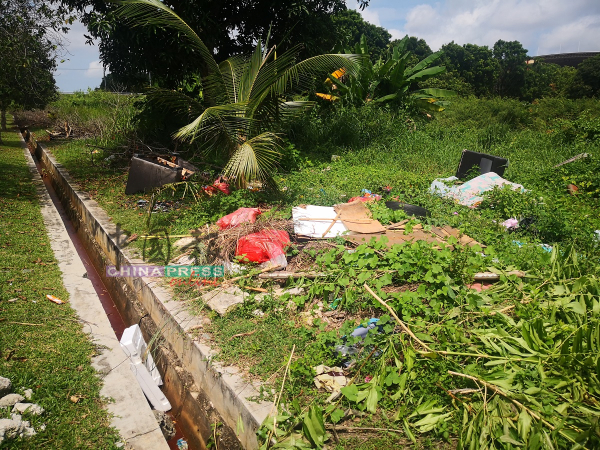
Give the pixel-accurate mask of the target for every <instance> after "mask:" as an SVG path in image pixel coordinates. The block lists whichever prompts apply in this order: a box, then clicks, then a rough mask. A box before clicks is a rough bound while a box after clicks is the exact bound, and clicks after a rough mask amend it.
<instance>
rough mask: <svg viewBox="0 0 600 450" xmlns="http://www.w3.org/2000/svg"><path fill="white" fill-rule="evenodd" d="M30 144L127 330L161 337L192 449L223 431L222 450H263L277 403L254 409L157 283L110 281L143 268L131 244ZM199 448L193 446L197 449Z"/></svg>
mask: <svg viewBox="0 0 600 450" xmlns="http://www.w3.org/2000/svg"><path fill="white" fill-rule="evenodd" d="M24 136H25V138H26V140H27V141H28V143H30V144H32V145H33V147H34V148H35V155H36V157H37V159H38V160H39V161H40V163H41V165H42V167H43V168H44V169H45V170H46V173H47V174H48V175H49V176H50V177H51V180H52V185H53V187H54V189H55V190H56V192H57V194H58V196H59V197H60V200H61V202H62V204H63V206H64V208H65V210H66V211H67V213H68V214H69V216H70V219H71V221H72V222H73V224H74V226H75V228H76V229H77V234H78V236H79V237H80V239H81V240H82V242H83V244H84V246H85V247H86V251H87V252H88V254H89V256H90V258H91V259H92V261H93V264H94V266H95V267H96V270H97V271H98V273H99V274H100V275H101V277H102V281H103V282H104V284H105V285H106V286H107V288H108V289H109V290H110V292H111V295H112V297H113V299H114V300H115V303H116V305H117V308H118V309H119V311H120V313H121V315H122V316H123V319H124V320H125V322H126V323H127V324H128V325H131V324H134V323H139V324H140V327H141V329H142V332H143V334H144V338H145V339H146V340H149V339H150V338H151V337H152V336H154V335H155V334H156V333H157V332H160V335H161V340H162V342H161V345H159V354H158V355H157V357H156V358H155V361H156V362H157V366H158V367H159V370H160V372H161V375H162V376H163V379H164V381H165V386H164V391H165V394H166V395H167V397H168V398H169V401H170V402H171V404H172V406H173V413H174V415H175V417H177V418H178V420H179V423H180V424H181V425H182V428H183V429H184V432H185V433H186V437H187V439H188V441H189V444H190V448H202V449H204V448H206V445H205V442H207V441H208V439H209V438H210V437H211V436H213V432H212V429H211V425H214V424H216V423H221V424H223V426H221V427H220V428H219V429H218V433H217V434H218V436H219V447H221V448H227V449H235V448H240V447H241V448H245V449H256V448H258V441H257V439H256V430H257V428H258V427H259V426H260V424H261V423H262V421H263V420H264V419H265V417H266V416H267V415H268V414H269V412H270V410H271V406H272V404H271V403H270V402H260V403H256V402H251V401H249V400H247V398H249V397H256V396H258V395H259V391H258V386H256V385H253V384H252V383H249V382H247V381H245V380H243V379H242V378H241V376H239V375H238V373H239V370H238V369H236V368H235V367H223V366H221V365H220V364H218V363H217V362H214V361H211V357H212V356H214V351H212V350H211V349H210V348H209V347H207V346H206V345H204V344H201V343H199V342H195V341H194V340H193V338H192V336H191V335H190V334H189V333H188V330H191V329H193V328H194V327H196V326H198V325H200V321H199V319H198V318H196V317H194V316H192V315H190V314H188V313H187V311H186V310H185V306H182V305H181V304H180V303H179V302H176V301H173V300H172V299H171V296H170V293H169V292H168V291H167V290H166V289H164V288H162V287H161V286H158V284H157V283H156V281H153V279H151V278H116V277H114V278H113V277H106V276H105V275H104V274H105V273H106V270H105V267H106V266H107V265H116V266H117V267H120V266H131V265H136V264H144V261H142V260H141V259H138V258H135V257H133V256H131V254H130V252H129V251H128V250H127V249H123V248H121V246H122V245H124V243H125V241H126V240H127V236H126V235H125V234H124V233H123V232H122V231H121V230H120V229H119V227H118V224H117V225H115V224H113V223H112V222H111V221H109V218H108V216H107V214H106V213H105V212H104V210H102V209H101V208H100V207H99V206H98V204H97V203H96V202H95V201H94V200H91V199H90V198H89V197H88V196H87V195H86V194H85V193H83V192H80V191H79V190H78V189H77V187H76V185H75V183H74V182H73V181H72V179H71V178H70V176H69V174H68V173H67V171H66V170H65V169H64V168H63V167H62V166H61V165H60V164H58V163H57V162H56V161H55V160H54V158H53V156H51V155H50V154H49V152H48V151H47V150H46V149H44V148H43V147H42V146H41V145H40V144H39V143H37V142H36V141H35V140H34V139H33V138H32V137H31V135H30V133H29V132H28V131H27V130H24ZM194 440H195V441H196V442H193V441H194Z"/></svg>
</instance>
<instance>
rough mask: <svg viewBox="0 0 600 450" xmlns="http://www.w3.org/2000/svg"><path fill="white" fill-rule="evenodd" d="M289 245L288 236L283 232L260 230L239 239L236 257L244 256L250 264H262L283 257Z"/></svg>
mask: <svg viewBox="0 0 600 450" xmlns="http://www.w3.org/2000/svg"><path fill="white" fill-rule="evenodd" d="M289 244H290V235H289V234H288V233H287V231H283V230H262V231H259V232H258V233H252V234H249V235H247V236H244V237H241V238H240V239H239V240H238V243H237V248H236V251H235V255H236V256H244V258H245V259H247V260H248V261H252V262H257V263H264V262H266V261H270V260H275V259H276V258H278V257H279V258H278V259H281V258H280V257H281V256H283V257H285V248H286V247H287V246H288V245H289Z"/></svg>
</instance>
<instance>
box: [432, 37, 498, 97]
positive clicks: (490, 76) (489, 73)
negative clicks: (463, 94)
mask: <svg viewBox="0 0 600 450" xmlns="http://www.w3.org/2000/svg"><path fill="white" fill-rule="evenodd" d="M442 50H443V52H444V56H443V58H442V60H443V63H444V64H445V66H446V68H447V69H448V72H449V73H455V74H456V75H457V76H458V77H460V78H461V79H462V80H464V82H466V83H467V84H469V85H470V86H472V89H473V92H474V93H475V95H478V96H489V95H492V93H493V92H494V87H495V83H496V78H497V76H498V73H499V71H500V64H499V62H498V60H496V59H494V55H493V52H492V50H490V49H489V48H488V47H487V46H479V45H474V44H465V45H462V46H461V45H458V44H455V43H454V41H453V42H450V43H449V44H446V45H444V46H442Z"/></svg>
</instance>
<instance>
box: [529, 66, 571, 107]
mask: <svg viewBox="0 0 600 450" xmlns="http://www.w3.org/2000/svg"><path fill="white" fill-rule="evenodd" d="M576 72H577V70H576V69H575V68H574V67H569V66H565V67H561V66H559V65H557V64H550V63H546V62H544V61H542V60H539V59H536V60H535V61H534V62H533V63H531V64H528V65H527V70H526V71H525V86H524V89H523V96H522V98H523V100H527V101H533V100H536V99H541V98H544V97H563V96H565V94H566V92H567V90H568V89H569V88H570V86H571V85H572V83H573V79H574V77H575V74H576Z"/></svg>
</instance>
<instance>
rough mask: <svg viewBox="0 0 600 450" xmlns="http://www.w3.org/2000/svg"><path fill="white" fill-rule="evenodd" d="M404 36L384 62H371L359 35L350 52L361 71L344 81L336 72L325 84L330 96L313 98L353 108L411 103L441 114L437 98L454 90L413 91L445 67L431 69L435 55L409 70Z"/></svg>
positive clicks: (365, 45)
mask: <svg viewBox="0 0 600 450" xmlns="http://www.w3.org/2000/svg"><path fill="white" fill-rule="evenodd" d="M407 44H408V36H406V37H405V38H404V39H402V41H400V42H399V43H398V44H397V45H396V46H394V47H393V48H392V49H391V56H390V57H389V59H387V60H383V58H380V59H379V60H378V61H377V62H375V63H373V62H372V61H371V60H370V59H369V58H368V55H369V49H368V47H367V41H366V38H365V36H364V35H363V36H362V37H361V39H360V42H359V43H357V44H356V46H355V48H354V50H353V52H354V53H355V54H360V55H362V56H363V59H362V61H361V70H360V72H359V74H358V76H345V73H342V75H344V76H345V78H346V81H344V78H342V77H341V76H338V74H339V73H340V71H339V70H338V71H337V72H334V73H332V74H331V75H329V77H328V78H327V80H326V82H325V84H326V85H327V86H328V87H329V89H330V93H329V94H323V93H319V94H317V96H319V97H321V98H324V99H326V100H329V101H338V100H342V101H345V102H347V103H351V104H354V105H361V104H364V103H374V104H378V103H379V104H383V103H390V104H396V105H401V104H405V103H409V102H410V103H413V104H414V105H415V106H416V107H417V108H419V109H420V110H424V111H441V110H443V109H444V105H445V103H444V102H443V101H440V99H441V98H445V97H452V96H454V95H455V93H454V91H450V90H446V89H413V88H414V86H415V85H416V84H417V83H418V82H421V81H425V80H427V79H429V78H432V77H435V76H437V75H439V74H441V73H443V72H445V70H446V68H445V67H443V66H431V65H432V64H433V63H435V62H436V61H437V60H438V59H439V58H440V57H441V56H442V52H436V53H433V54H431V55H429V56H428V57H427V58H425V59H423V60H422V61H421V62H419V63H418V64H416V65H415V66H413V67H409V60H410V56H411V53H410V52H408V51H407V50H406V46H407Z"/></svg>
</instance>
